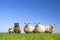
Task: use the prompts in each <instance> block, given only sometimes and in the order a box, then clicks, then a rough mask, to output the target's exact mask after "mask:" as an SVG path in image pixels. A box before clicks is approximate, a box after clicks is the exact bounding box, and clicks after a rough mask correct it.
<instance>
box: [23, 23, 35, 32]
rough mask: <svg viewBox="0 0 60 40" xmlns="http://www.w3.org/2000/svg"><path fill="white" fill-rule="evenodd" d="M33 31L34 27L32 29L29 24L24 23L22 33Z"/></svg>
mask: <svg viewBox="0 0 60 40" xmlns="http://www.w3.org/2000/svg"><path fill="white" fill-rule="evenodd" d="M33 30H34V27H32V26H31V25H30V23H28V24H27V23H25V26H24V32H25V33H33Z"/></svg>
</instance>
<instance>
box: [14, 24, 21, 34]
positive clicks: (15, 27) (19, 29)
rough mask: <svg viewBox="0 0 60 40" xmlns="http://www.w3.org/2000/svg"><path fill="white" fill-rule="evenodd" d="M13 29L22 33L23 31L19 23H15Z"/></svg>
mask: <svg viewBox="0 0 60 40" xmlns="http://www.w3.org/2000/svg"><path fill="white" fill-rule="evenodd" d="M13 30H14V33H20V32H21V27H20V25H19V23H14V27H13Z"/></svg>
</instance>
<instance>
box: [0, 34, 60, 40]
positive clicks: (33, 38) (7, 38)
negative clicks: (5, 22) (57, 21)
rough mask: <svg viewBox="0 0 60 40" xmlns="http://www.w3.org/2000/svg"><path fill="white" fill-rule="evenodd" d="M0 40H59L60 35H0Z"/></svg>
mask: <svg viewBox="0 0 60 40" xmlns="http://www.w3.org/2000/svg"><path fill="white" fill-rule="evenodd" d="M0 40H60V34H48V33H36V34H33V33H32V34H31V33H30V34H8V33H0Z"/></svg>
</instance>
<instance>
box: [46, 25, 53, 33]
mask: <svg viewBox="0 0 60 40" xmlns="http://www.w3.org/2000/svg"><path fill="white" fill-rule="evenodd" d="M53 31H54V25H53V24H50V25H49V26H46V28H45V33H52V32H53Z"/></svg>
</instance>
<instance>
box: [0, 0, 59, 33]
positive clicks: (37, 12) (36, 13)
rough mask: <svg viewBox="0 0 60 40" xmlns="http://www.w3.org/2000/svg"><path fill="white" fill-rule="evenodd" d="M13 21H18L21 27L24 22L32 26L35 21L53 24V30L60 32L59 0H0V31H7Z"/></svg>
mask: <svg viewBox="0 0 60 40" xmlns="http://www.w3.org/2000/svg"><path fill="white" fill-rule="evenodd" d="M15 22H19V23H20V25H21V27H22V28H23V27H24V23H25V22H27V23H28V22H29V23H30V24H31V25H32V26H34V25H35V23H36V22H40V23H41V24H44V25H48V24H55V27H54V32H56V33H57V32H58V33H60V1H59V0H0V32H7V31H8V27H9V26H10V25H13V24H14V23H15ZM22 32H23V30H22Z"/></svg>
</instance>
